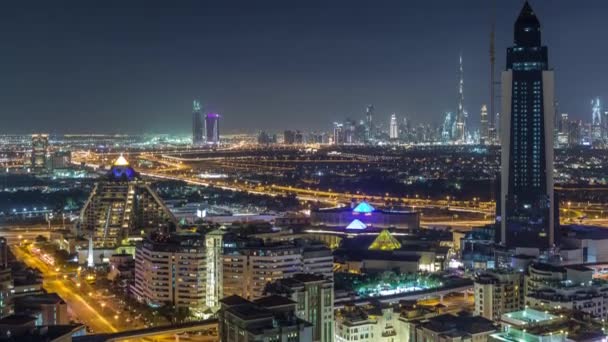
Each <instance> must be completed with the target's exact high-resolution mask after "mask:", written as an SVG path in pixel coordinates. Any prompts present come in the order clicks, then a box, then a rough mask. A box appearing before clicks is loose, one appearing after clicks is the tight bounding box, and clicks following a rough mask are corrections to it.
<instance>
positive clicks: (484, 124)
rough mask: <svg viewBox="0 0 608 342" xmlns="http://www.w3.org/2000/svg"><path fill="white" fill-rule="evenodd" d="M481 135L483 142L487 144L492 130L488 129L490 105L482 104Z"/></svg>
mask: <svg viewBox="0 0 608 342" xmlns="http://www.w3.org/2000/svg"><path fill="white" fill-rule="evenodd" d="M479 137H480V143H481V144H487V143H488V142H489V141H490V139H489V138H490V131H489V130H488V107H486V105H485V104H484V105H482V106H481V125H480V126H479Z"/></svg>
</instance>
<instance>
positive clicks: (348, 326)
mask: <svg viewBox="0 0 608 342" xmlns="http://www.w3.org/2000/svg"><path fill="white" fill-rule="evenodd" d="M398 317H399V315H398V314H395V310H394V308H393V307H392V306H390V305H382V304H376V305H368V306H357V305H353V304H347V305H345V306H344V308H343V309H340V310H337V311H336V318H335V320H336V323H335V326H336V328H335V335H334V341H336V342H349V341H360V342H375V341H379V342H397V341H402V339H401V336H398V335H397V331H398V330H397V324H398Z"/></svg>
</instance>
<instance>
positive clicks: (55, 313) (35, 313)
mask: <svg viewBox="0 0 608 342" xmlns="http://www.w3.org/2000/svg"><path fill="white" fill-rule="evenodd" d="M14 304H15V312H18V313H19V314H20V315H28V316H32V317H36V325H38V326H40V325H65V324H69V323H70V317H69V316H68V305H67V304H66V302H64V301H63V299H61V297H59V296H58V295H57V294H56V293H45V294H38V295H27V296H23V297H19V298H16V299H15V301H14Z"/></svg>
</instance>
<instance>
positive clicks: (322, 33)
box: [0, 0, 608, 134]
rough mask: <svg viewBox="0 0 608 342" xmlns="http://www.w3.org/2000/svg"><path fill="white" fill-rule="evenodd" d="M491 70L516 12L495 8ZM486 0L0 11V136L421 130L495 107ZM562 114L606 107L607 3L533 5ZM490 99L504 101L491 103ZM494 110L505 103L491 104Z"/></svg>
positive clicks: (94, 4) (54, 4)
mask: <svg viewBox="0 0 608 342" xmlns="http://www.w3.org/2000/svg"><path fill="white" fill-rule="evenodd" d="M497 2H498V3H499V6H498V8H497V35H496V41H497V47H496V52H497V70H498V71H500V70H502V69H504V66H505V54H506V53H505V48H506V47H507V46H508V45H510V44H511V43H512V41H513V37H512V35H513V22H514V21H515V19H516V17H517V14H518V13H519V10H520V8H521V6H522V4H523V1H520V0H498V1H497ZM490 3H491V1H489V0H458V1H455V0H442V1H440V0H424V1H405V0H400V1H381V0H376V1H369V0H367V1H363V0H331V1H330V0H324V1H315V0H309V1H285V0H282V1H251V0H247V1H204V0H200V1H186V0H179V1H177V0H173V1H169V0H167V1H155V0H146V1H127V0H122V1H93V0H91V1H82V0H79V1H58V0H56V1H49V0H44V1H4V2H2V4H1V7H0V40H1V43H2V48H1V50H0V51H1V53H0V87H1V89H0V133H3V134H6V133H30V132H33V131H44V132H50V133H114V132H116V133H147V132H148V133H151V132H158V133H188V132H190V129H191V128H190V124H191V106H192V100H193V99H194V98H199V99H200V100H201V102H202V103H203V104H204V105H205V109H206V110H208V111H217V112H219V113H221V114H222V115H223V122H222V130H223V131H224V132H255V131H257V130H258V129H266V130H271V131H272V130H282V129H288V128H290V129H304V130H308V129H330V127H331V122H333V121H336V120H342V119H344V118H345V117H352V118H356V119H359V118H361V117H362V116H363V114H362V113H363V110H364V107H365V106H366V105H367V104H369V103H373V104H374V105H375V107H376V111H377V116H376V117H377V120H381V121H386V123H388V120H389V116H390V113H391V112H397V114H398V116H399V118H401V117H403V116H404V115H406V116H407V117H408V118H409V119H411V120H412V121H413V122H414V123H418V122H421V121H424V122H440V121H441V120H442V115H443V112H444V111H447V110H451V111H455V109H456V105H457V99H458V96H457V81H458V80H457V75H458V74H457V69H458V54H459V52H461V51H462V54H463V57H464V63H465V64H464V67H465V107H466V109H467V110H468V112H469V115H470V117H472V118H473V120H474V121H475V125H477V121H478V120H479V108H480V106H481V104H482V103H488V101H489V95H488V94H489V91H488V83H489V80H488V78H489V61H488V59H489V58H488V49H489V47H488V45H489V43H488V40H489V26H490V13H491V9H490V6H489V4H490ZM531 4H532V7H533V8H534V9H535V11H536V13H537V15H538V16H539V19H540V21H541V24H542V26H543V42H544V44H545V45H548V47H549V63H550V65H551V67H553V68H554V69H555V70H556V87H557V98H558V100H559V102H560V110H561V111H562V112H568V113H570V115H571V117H575V118H580V119H583V118H584V119H587V118H590V117H591V109H590V101H591V98H592V97H594V96H600V97H602V98H603V99H604V100H605V101H608V87H607V85H606V80H607V79H608V78H607V75H608V62H607V57H606V56H608V44H606V37H607V35H608V26H607V25H606V17H607V15H608V1H606V0H584V1H573V0H533V1H531ZM498 104H499V102H497V105H498ZM497 107H498V106H497Z"/></svg>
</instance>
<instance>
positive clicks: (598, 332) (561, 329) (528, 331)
mask: <svg viewBox="0 0 608 342" xmlns="http://www.w3.org/2000/svg"><path fill="white" fill-rule="evenodd" d="M500 323H501V330H500V332H497V333H495V334H492V335H491V336H490V341H492V342H513V341H522V342H527V341H541V342H566V341H568V342H570V341H581V342H582V341H585V342H591V341H597V342H600V341H605V340H606V335H605V333H604V332H603V329H602V327H601V326H600V325H598V324H595V323H592V322H585V321H584V320H582V319H579V318H575V317H571V315H563V314H560V315H557V314H552V313H550V312H547V311H539V310H534V309H531V308H526V309H524V310H520V311H514V312H510V313H506V314H504V315H502V317H501V320H500Z"/></svg>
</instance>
